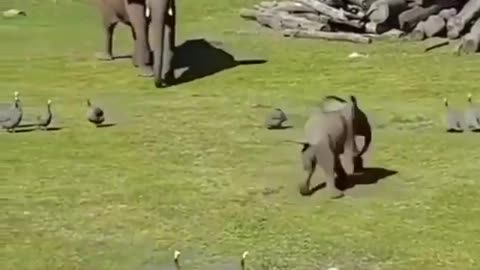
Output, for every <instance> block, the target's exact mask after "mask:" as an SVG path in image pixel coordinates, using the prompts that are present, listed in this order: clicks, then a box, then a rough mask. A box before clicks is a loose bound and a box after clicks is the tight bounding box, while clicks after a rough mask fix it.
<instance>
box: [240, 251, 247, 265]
mask: <svg viewBox="0 0 480 270" xmlns="http://www.w3.org/2000/svg"><path fill="white" fill-rule="evenodd" d="M247 255H248V251H244V252H243V254H242V259H241V260H240V266H241V267H242V270H245V258H246V257H247Z"/></svg>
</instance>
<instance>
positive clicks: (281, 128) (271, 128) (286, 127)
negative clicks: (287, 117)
mask: <svg viewBox="0 0 480 270" xmlns="http://www.w3.org/2000/svg"><path fill="white" fill-rule="evenodd" d="M290 128H293V126H292V125H288V126H279V127H270V128H267V129H269V130H283V129H290Z"/></svg>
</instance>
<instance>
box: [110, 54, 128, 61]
mask: <svg viewBox="0 0 480 270" xmlns="http://www.w3.org/2000/svg"><path fill="white" fill-rule="evenodd" d="M131 58H132V55H131V54H120V55H114V56H113V60H117V59H131Z"/></svg>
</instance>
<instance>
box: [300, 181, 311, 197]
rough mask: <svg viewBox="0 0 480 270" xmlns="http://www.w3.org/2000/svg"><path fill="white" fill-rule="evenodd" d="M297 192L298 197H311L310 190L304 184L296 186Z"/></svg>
mask: <svg viewBox="0 0 480 270" xmlns="http://www.w3.org/2000/svg"><path fill="white" fill-rule="evenodd" d="M298 191H299V192H300V195H302V196H309V195H312V190H310V187H309V186H307V185H306V184H305V183H302V184H300V185H299V186H298Z"/></svg>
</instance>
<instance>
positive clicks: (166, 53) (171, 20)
mask: <svg viewBox="0 0 480 270" xmlns="http://www.w3.org/2000/svg"><path fill="white" fill-rule="evenodd" d="M176 13H177V11H176V7H175V0H170V1H169V7H168V11H167V17H166V18H165V30H164V35H165V37H164V42H163V63H162V72H161V73H162V78H163V80H164V81H165V82H166V83H167V84H171V83H173V81H174V80H175V74H174V67H173V63H172V60H173V54H174V51H175V32H176V29H175V28H176V16H177V14H176Z"/></svg>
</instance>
